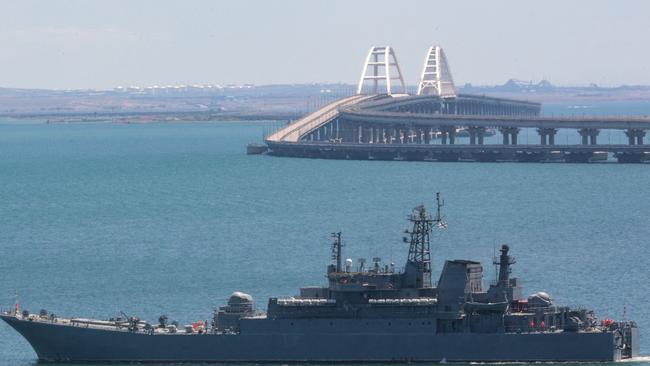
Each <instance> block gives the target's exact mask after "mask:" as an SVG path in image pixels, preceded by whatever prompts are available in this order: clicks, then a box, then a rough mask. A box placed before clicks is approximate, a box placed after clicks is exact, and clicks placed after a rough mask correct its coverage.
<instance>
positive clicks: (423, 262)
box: [404, 192, 447, 288]
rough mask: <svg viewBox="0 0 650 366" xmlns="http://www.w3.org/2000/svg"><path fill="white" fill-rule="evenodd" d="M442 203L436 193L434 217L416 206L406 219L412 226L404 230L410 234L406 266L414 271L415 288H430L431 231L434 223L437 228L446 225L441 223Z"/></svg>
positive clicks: (421, 206) (423, 208)
mask: <svg viewBox="0 0 650 366" xmlns="http://www.w3.org/2000/svg"><path fill="white" fill-rule="evenodd" d="M443 206H444V202H442V201H441V200H440V192H438V193H436V216H435V217H431V215H429V214H428V213H427V210H426V208H425V207H424V205H420V206H417V207H416V208H415V209H414V210H413V213H412V214H411V215H409V217H408V219H409V221H411V223H412V224H413V226H412V228H411V230H406V233H407V234H410V240H409V239H407V238H404V239H405V241H406V242H409V243H410V245H409V254H408V261H407V263H408V264H411V265H413V266H414V267H415V269H416V277H415V286H416V287H417V288H430V287H431V244H430V236H431V229H432V228H433V225H434V223H435V224H436V227H438V228H446V227H447V224H446V223H445V222H444V221H443V218H442V215H441V212H440V209H441V208H442V207H443Z"/></svg>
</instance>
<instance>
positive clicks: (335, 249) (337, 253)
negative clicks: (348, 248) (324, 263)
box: [332, 231, 343, 273]
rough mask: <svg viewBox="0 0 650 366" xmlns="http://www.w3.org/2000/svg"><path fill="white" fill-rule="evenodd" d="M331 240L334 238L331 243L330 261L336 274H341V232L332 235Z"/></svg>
mask: <svg viewBox="0 0 650 366" xmlns="http://www.w3.org/2000/svg"><path fill="white" fill-rule="evenodd" d="M332 238H334V241H333V242H332V261H333V262H334V264H333V265H334V266H335V267H334V270H335V272H337V273H340V272H341V269H342V268H341V247H342V246H343V244H342V243H341V232H340V231H339V232H336V233H332Z"/></svg>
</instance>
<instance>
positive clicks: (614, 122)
mask: <svg viewBox="0 0 650 366" xmlns="http://www.w3.org/2000/svg"><path fill="white" fill-rule="evenodd" d="M339 113H340V116H339V117H340V118H342V119H345V120H346V121H355V122H362V123H369V124H378V125H404V124H409V125H414V126H419V127H425V126H426V127H439V126H476V127H517V128H527V127H528V128H530V127H532V128H535V127H536V128H575V129H582V128H587V129H619V130H627V129H643V130H646V129H650V117H648V116H625V117H620V116H561V117H560V116H558V117H549V116H495V115H459V114H429V113H399V112H384V111H372V110H365V109H361V108H358V107H356V108H355V107H354V106H352V107H347V108H341V109H340V111H339Z"/></svg>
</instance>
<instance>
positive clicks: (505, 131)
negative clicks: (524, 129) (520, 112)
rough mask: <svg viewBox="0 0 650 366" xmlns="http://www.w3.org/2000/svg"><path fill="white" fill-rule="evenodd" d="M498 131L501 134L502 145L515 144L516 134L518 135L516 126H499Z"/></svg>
mask: <svg viewBox="0 0 650 366" xmlns="http://www.w3.org/2000/svg"><path fill="white" fill-rule="evenodd" d="M499 131H501V134H502V135H503V144H504V145H517V136H518V135H519V128H518V127H501V128H499Z"/></svg>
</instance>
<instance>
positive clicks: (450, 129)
mask: <svg viewBox="0 0 650 366" xmlns="http://www.w3.org/2000/svg"><path fill="white" fill-rule="evenodd" d="M440 133H441V134H442V144H443V145H446V144H447V138H449V144H450V145H453V144H454V143H455V142H456V126H443V127H440Z"/></svg>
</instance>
